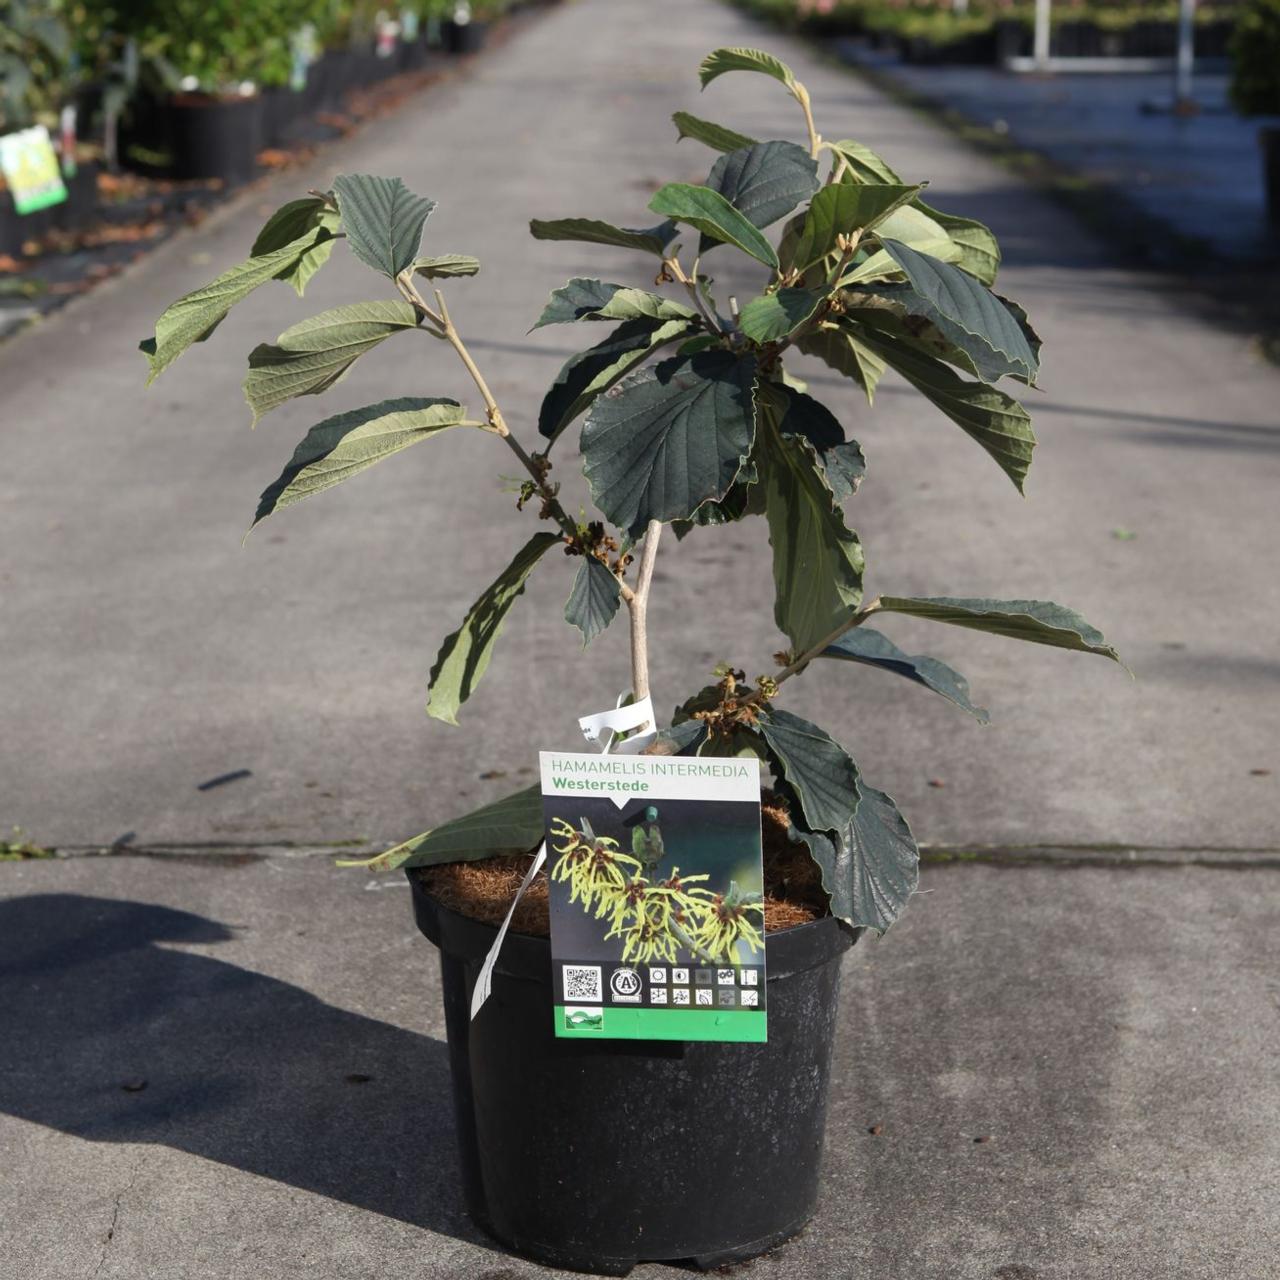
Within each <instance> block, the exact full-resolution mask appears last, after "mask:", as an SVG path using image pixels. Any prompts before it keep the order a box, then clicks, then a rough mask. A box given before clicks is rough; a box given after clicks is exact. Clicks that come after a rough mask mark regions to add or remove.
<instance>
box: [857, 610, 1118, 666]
mask: <svg viewBox="0 0 1280 1280" xmlns="http://www.w3.org/2000/svg"><path fill="white" fill-rule="evenodd" d="M876 608H877V611H883V612H885V613H903V614H906V615H907V616H908V617H912V618H929V619H931V620H932V621H934V622H949V623H951V624H952V625H953V626H957V627H969V628H970V629H972V630H974V631H988V632H990V633H992V634H993V635H998V636H1008V637H1009V638H1010V639H1013V640H1026V641H1029V642H1030V643H1031V644H1047V645H1052V646H1053V647H1054V648H1056V649H1075V650H1077V651H1078V652H1081V653H1097V654H1101V655H1102V656H1103V657H1104V658H1111V659H1112V660H1113V661H1114V662H1119V661H1120V655H1119V654H1118V653H1116V651H1115V650H1114V649H1113V648H1112V647H1111V646H1110V645H1109V644H1108V643H1107V642H1106V640H1105V639H1104V638H1103V635H1102V632H1101V631H1099V630H1098V629H1097V628H1096V627H1091V626H1090V625H1089V624H1088V623H1087V622H1086V621H1085V620H1084V619H1083V618H1082V617H1081V616H1080V615H1079V614H1078V613H1076V611H1075V610H1074V609H1068V608H1066V606H1065V605H1060V604H1054V603H1053V602H1052V601H1049V600H960V599H955V598H952V597H950V596H933V597H925V598H916V597H903V596H881V597H880V599H879V601H878V602H877V605H876Z"/></svg>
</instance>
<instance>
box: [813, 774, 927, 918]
mask: <svg viewBox="0 0 1280 1280" xmlns="http://www.w3.org/2000/svg"><path fill="white" fill-rule="evenodd" d="M858 790H859V794H860V798H859V801H858V807H857V809H855V810H854V813H853V816H852V817H851V818H850V819H849V821H848V822H846V823H845V824H844V825H843V826H842V827H841V828H840V829H839V831H836V832H834V833H832V834H827V833H826V832H811V831H805V830H803V829H802V828H801V827H799V826H792V828H791V830H790V831H789V832H788V834H789V835H790V836H791V837H792V838H793V839H799V840H803V841H804V843H805V844H807V845H808V846H809V852H810V853H811V854H812V855H813V859H814V861H815V862H816V863H817V864H818V866H819V867H820V868H821V870H822V883H823V887H824V888H825V889H826V890H827V892H828V894H829V895H830V897H831V914H832V915H833V916H835V917H836V918H837V919H838V920H842V921H844V923H845V924H847V925H849V926H850V927H852V928H855V929H860V928H863V929H875V930H876V932H877V933H884V932H885V931H886V930H887V929H888V928H889V926H890V925H892V924H893V922H894V921H895V920H897V919H898V917H899V916H901V914H902V912H903V911H904V910H905V909H906V905H907V901H908V900H909V899H910V897H911V895H912V894H913V893H914V892H915V891H916V888H917V886H918V885H919V883H920V851H919V850H918V849H917V848H916V842H915V838H914V837H913V836H912V834H911V828H910V827H909V826H907V821H906V819H905V818H904V817H903V816H902V814H901V813H899V812H898V806H897V805H895V804H894V803H893V801H892V800H891V799H889V797H888V796H887V795H885V794H884V792H883V791H877V790H876V789H875V788H874V787H871V786H868V785H867V784H866V783H865V782H863V781H861V779H859V782H858Z"/></svg>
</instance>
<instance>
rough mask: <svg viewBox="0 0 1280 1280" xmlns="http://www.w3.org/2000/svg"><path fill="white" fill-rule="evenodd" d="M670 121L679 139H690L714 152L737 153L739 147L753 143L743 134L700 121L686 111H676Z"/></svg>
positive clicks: (752, 139)
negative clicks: (673, 124)
mask: <svg viewBox="0 0 1280 1280" xmlns="http://www.w3.org/2000/svg"><path fill="white" fill-rule="evenodd" d="M671 119H672V120H673V121H674V123H675V126H676V130H677V132H678V133H679V134H680V137H681V138H692V139H693V140H694V141H695V142H701V143H704V144H705V145H706V146H708V147H711V148H712V150H714V151H737V150H738V148H739V147H749V146H751V145H752V144H753V143H754V142H755V139H754V138H748V137H747V135H746V134H745V133H735V132H734V131H733V130H732V129H726V128H725V127H724V125H722V124H713V123H712V122H711V121H710V120H700V119H699V118H698V117H697V116H691V115H690V114H689V113H688V112H687V111H677V112H676V113H675V115H673V116H672V117H671Z"/></svg>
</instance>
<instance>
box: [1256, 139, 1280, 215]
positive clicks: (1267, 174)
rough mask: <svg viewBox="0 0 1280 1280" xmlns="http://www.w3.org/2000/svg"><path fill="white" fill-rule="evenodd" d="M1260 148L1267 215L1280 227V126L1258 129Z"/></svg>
mask: <svg viewBox="0 0 1280 1280" xmlns="http://www.w3.org/2000/svg"><path fill="white" fill-rule="evenodd" d="M1258 145H1259V146H1260V147H1261V148H1262V181H1263V185H1264V187H1265V189H1266V193H1267V217H1268V218H1269V219H1270V221H1271V225H1272V226H1273V227H1280V127H1277V126H1275V125H1266V126H1264V127H1263V128H1262V129H1260V130H1259V131H1258Z"/></svg>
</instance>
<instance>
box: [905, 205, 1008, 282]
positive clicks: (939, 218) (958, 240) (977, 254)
mask: <svg viewBox="0 0 1280 1280" xmlns="http://www.w3.org/2000/svg"><path fill="white" fill-rule="evenodd" d="M915 207H916V208H917V209H919V210H920V211H921V212H922V213H925V214H927V215H928V216H929V217H931V218H932V219H933V220H934V221H935V222H937V223H939V224H940V225H941V226H942V228H943V230H944V231H946V233H947V235H948V236H950V237H951V242H952V243H953V244H954V245H955V246H956V247H957V248H958V250H959V253H960V256H959V258H958V259H956V266H958V267H959V268H960V270H961V271H967V272H968V273H969V274H970V275H971V276H973V277H975V278H976V279H978V280H981V281H982V283H983V284H985V285H986V286H987V287H988V288H990V286H991V285H993V284H995V282H996V274H997V273H998V272H999V270H1000V245H999V244H998V243H997V241H996V238H995V236H994V235H992V234H991V230H990V228H988V227H985V226H983V224H982V223H981V222H976V221H975V220H974V219H973V218H962V217H960V216H959V215H957V214H954V213H944V212H943V211H942V210H941V209H933V208H930V207H929V205H927V204H925V203H924V201H923V200H917V201H916V202H915ZM898 238H899V239H902V237H901V236H900V237H898ZM908 243H910V242H909V241H908Z"/></svg>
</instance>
